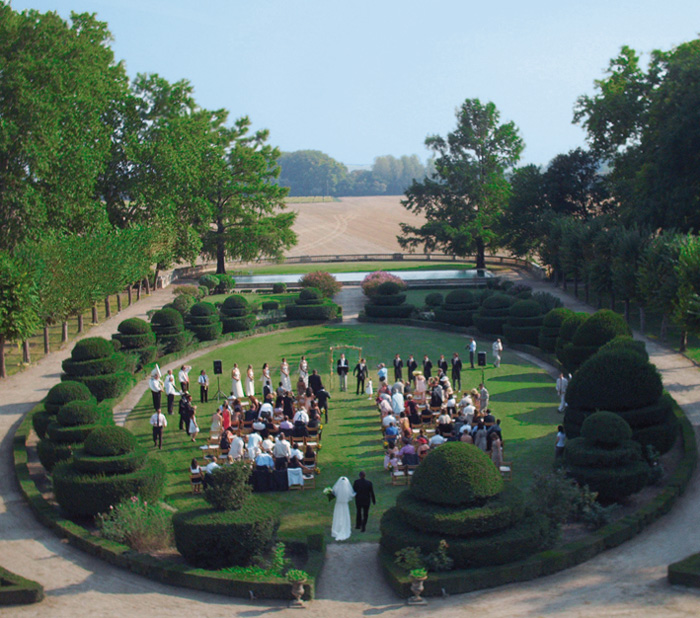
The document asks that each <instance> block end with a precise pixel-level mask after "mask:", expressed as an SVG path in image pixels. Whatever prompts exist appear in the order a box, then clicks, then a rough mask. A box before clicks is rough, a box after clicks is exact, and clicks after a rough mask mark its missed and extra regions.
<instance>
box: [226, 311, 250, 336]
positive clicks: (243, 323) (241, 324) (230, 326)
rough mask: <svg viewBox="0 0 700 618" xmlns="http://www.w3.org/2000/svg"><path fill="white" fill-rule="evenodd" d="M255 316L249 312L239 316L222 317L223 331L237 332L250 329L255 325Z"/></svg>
mask: <svg viewBox="0 0 700 618" xmlns="http://www.w3.org/2000/svg"><path fill="white" fill-rule="evenodd" d="M256 322H257V318H256V317H255V315H254V314H252V313H250V314H248V315H244V316H241V317H222V318H221V323H222V324H223V332H224V333H237V332H239V331H244V330H250V329H251V328H253V327H254V326H255V323H256Z"/></svg>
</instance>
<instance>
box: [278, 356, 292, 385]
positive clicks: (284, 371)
mask: <svg viewBox="0 0 700 618" xmlns="http://www.w3.org/2000/svg"><path fill="white" fill-rule="evenodd" d="M280 381H281V382H282V388H283V389H284V390H286V391H289V392H290V393H291V392H293V391H292V379H291V378H290V377H289V363H288V362H287V359H286V358H283V359H282V364H281V365H280Z"/></svg>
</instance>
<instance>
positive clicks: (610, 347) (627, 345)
mask: <svg viewBox="0 0 700 618" xmlns="http://www.w3.org/2000/svg"><path fill="white" fill-rule="evenodd" d="M616 350H631V351H632V352H637V354H639V355H640V356H641V357H642V358H643V359H644V360H645V361H648V360H649V353H648V352H647V346H646V344H645V343H644V342H643V341H637V340H635V339H632V337H630V336H627V335H618V336H617V337H615V338H613V339H611V340H610V341H608V342H607V343H606V344H604V345H603V346H601V347H600V350H599V352H614V351H616Z"/></svg>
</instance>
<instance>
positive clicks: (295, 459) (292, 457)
mask: <svg viewBox="0 0 700 618" xmlns="http://www.w3.org/2000/svg"><path fill="white" fill-rule="evenodd" d="M303 460H304V453H302V452H301V451H300V450H299V448H298V447H297V446H296V445H294V446H293V447H291V448H290V449H289V464H287V465H288V467H289V468H301V467H302V462H303Z"/></svg>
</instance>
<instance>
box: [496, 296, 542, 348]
mask: <svg viewBox="0 0 700 618" xmlns="http://www.w3.org/2000/svg"><path fill="white" fill-rule="evenodd" d="M542 319H543V316H542V308H541V307H540V304H539V303H538V302H537V301H535V300H519V301H517V302H516V303H513V305H511V307H510V309H509V312H508V319H507V321H506V323H505V324H504V325H503V334H504V335H505V336H506V337H507V338H508V341H509V342H510V343H524V344H528V345H533V346H536V345H537V344H538V343H539V338H540V329H541V328H542Z"/></svg>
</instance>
